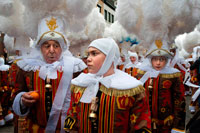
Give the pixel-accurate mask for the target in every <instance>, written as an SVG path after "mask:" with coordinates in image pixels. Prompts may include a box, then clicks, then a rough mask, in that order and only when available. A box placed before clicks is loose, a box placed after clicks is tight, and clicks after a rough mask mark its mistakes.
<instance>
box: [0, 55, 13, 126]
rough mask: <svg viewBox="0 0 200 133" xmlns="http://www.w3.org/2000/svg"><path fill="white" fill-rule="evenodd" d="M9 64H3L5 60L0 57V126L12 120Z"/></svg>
mask: <svg viewBox="0 0 200 133" xmlns="http://www.w3.org/2000/svg"><path fill="white" fill-rule="evenodd" d="M9 68H10V66H9V65H5V60H4V58H3V57H0V126H3V125H5V124H6V123H7V122H9V121H12V120H13V113H12V111H11V107H12V103H11V92H12V90H11V89H10V87H9V78H8V76H9V75H8V74H9Z"/></svg>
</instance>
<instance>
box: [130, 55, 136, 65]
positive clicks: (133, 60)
mask: <svg viewBox="0 0 200 133" xmlns="http://www.w3.org/2000/svg"><path fill="white" fill-rule="evenodd" d="M130 60H131V62H132V63H133V64H134V63H135V61H136V58H135V57H134V56H131V57H130Z"/></svg>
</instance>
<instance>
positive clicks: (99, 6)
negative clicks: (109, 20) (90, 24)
mask: <svg viewBox="0 0 200 133" xmlns="http://www.w3.org/2000/svg"><path fill="white" fill-rule="evenodd" d="M97 7H98V8H99V12H100V13H101V6H100V5H98V4H97Z"/></svg>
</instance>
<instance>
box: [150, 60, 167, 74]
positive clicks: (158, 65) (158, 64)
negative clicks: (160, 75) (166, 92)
mask: <svg viewBox="0 0 200 133" xmlns="http://www.w3.org/2000/svg"><path fill="white" fill-rule="evenodd" d="M166 63H167V59H166V57H164V56H154V57H152V58H151V64H152V67H153V68H154V69H155V70H157V71H160V70H162V69H163V68H164V67H165V65H166Z"/></svg>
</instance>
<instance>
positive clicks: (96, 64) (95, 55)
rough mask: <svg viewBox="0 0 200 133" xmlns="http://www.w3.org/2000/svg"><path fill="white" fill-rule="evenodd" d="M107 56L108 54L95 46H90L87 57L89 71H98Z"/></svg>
mask: <svg viewBox="0 0 200 133" xmlns="http://www.w3.org/2000/svg"><path fill="white" fill-rule="evenodd" d="M105 58H106V55H105V54H104V53H102V52H101V51H99V50H98V49H96V48H94V47H89V49H88V58H87V66H88V71H89V73H93V74H95V73H97V72H98V71H99V70H100V68H101V66H102V65H103V62H104V60H105Z"/></svg>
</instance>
